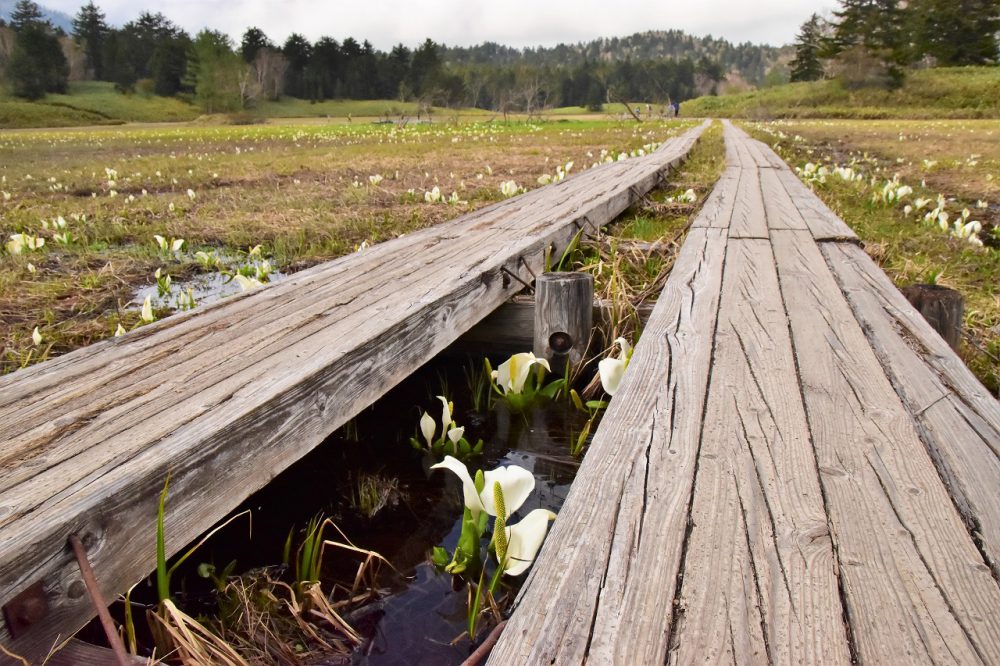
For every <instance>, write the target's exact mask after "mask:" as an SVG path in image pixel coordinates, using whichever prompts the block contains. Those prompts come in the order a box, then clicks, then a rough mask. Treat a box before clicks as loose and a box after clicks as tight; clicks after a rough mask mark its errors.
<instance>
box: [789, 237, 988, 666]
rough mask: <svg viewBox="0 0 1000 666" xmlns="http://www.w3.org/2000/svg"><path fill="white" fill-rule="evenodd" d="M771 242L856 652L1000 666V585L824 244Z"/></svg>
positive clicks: (886, 658)
mask: <svg viewBox="0 0 1000 666" xmlns="http://www.w3.org/2000/svg"><path fill="white" fill-rule="evenodd" d="M772 242H773V246H774V253H775V257H776V260H777V266H778V274H779V276H780V282H781V292H782V295H783V298H784V300H785V302H786V303H787V304H788V316H789V323H790V327H791V331H792V339H793V344H794V347H795V354H796V357H797V359H798V367H799V373H800V381H801V388H802V393H803V397H804V400H805V405H806V411H807V415H808V419H809V425H810V429H811V433H812V437H813V443H814V446H815V450H816V457H817V460H818V462H819V466H820V467H819V469H820V477H821V482H822V486H823V491H824V495H825V497H826V500H827V508H828V512H829V516H830V524H831V528H832V537H833V542H834V547H835V552H836V553H837V557H838V561H839V564H840V572H841V580H842V586H843V590H844V603H845V605H846V608H847V615H848V618H849V620H850V626H851V636H852V640H853V644H854V648H855V650H856V653H857V654H858V656H859V657H860V659H861V660H862V661H867V662H871V663H898V662H933V663H936V662H949V663H953V662H958V663H998V662H1000V613H997V610H998V609H1000V587H998V585H997V581H996V580H995V579H994V578H993V576H992V575H991V572H990V569H989V567H988V566H986V564H985V563H984V561H983V558H982V556H981V554H980V552H979V551H978V549H977V548H976V545H975V544H974V543H973V541H972V539H971V538H970V536H969V533H968V530H967V529H966V527H965V525H964V524H963V522H962V518H961V516H960V515H959V513H958V511H956V509H955V506H954V504H953V503H952V499H951V497H950V496H949V494H948V491H947V490H946V488H945V486H944V484H943V483H942V480H941V478H940V477H939V476H938V473H937V470H936V468H935V466H934V464H933V462H932V461H931V459H930V457H929V456H928V454H927V450H926V448H925V446H924V444H923V442H922V441H921V440H920V437H919V435H918V433H917V430H916V427H915V424H914V422H913V420H912V418H911V416H910V413H909V411H908V410H907V409H906V408H905V407H904V405H903V404H902V403H901V401H900V398H899V396H897V394H896V392H895V390H894V389H893V387H892V385H891V384H890V382H889V380H888V378H887V377H886V376H885V374H884V373H883V372H882V371H881V365H880V363H879V361H878V359H877V357H876V355H875V353H874V351H873V350H872V348H871V347H870V346H869V344H868V340H867V338H866V337H865V335H864V333H863V332H862V330H861V327H860V325H859V324H858V322H857V320H856V319H855V317H854V313H853V312H852V310H851V308H850V306H849V305H848V304H847V302H846V300H845V299H844V297H843V294H842V293H841V289H840V287H839V286H838V284H837V282H836V281H835V279H834V277H833V275H832V274H831V273H830V271H829V270H828V268H827V264H826V261H825V259H824V258H823V255H822V253H821V252H820V250H819V248H818V247H817V246H816V244H815V242H814V240H813V237H812V236H811V235H810V234H809V233H807V232H801V231H781V230H778V231H774V232H772Z"/></svg>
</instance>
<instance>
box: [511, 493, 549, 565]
mask: <svg viewBox="0 0 1000 666" xmlns="http://www.w3.org/2000/svg"><path fill="white" fill-rule="evenodd" d="M555 519H556V514H554V513H552V512H551V511H549V510H548V509H535V510H533V511H532V512H531V513H529V514H528V515H527V516H525V517H524V519H523V520H521V521H520V522H519V523H518V524H517V525H511V526H510V527H508V528H507V561H506V562H505V565H504V569H503V572H504V573H505V574H507V575H508V576H520V575H521V574H523V573H524V572H525V571H527V569H528V567H530V566H531V563H532V562H533V561H534V560H535V555H537V554H538V549H539V548H541V547H542V541H544V540H545V533H546V532H547V531H548V529H549V521H552V520H555Z"/></svg>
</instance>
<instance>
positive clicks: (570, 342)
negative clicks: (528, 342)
mask: <svg viewBox="0 0 1000 666" xmlns="http://www.w3.org/2000/svg"><path fill="white" fill-rule="evenodd" d="M593 305H594V276H593V275H591V274H590V273H580V272H563V273H542V274H541V275H539V276H538V277H537V278H536V279H535V325H534V350H533V351H534V353H535V356H538V357H539V358H544V359H546V360H548V362H549V366H550V367H551V369H552V372H553V373H555V374H556V375H561V374H562V373H563V372H564V371H565V369H566V364H567V363H569V364H571V365H573V366H576V365H579V364H580V363H581V362H582V361H584V360H585V359H586V358H587V349H588V348H589V347H590V343H591V339H590V338H591V333H592V331H593V330H594V313H593Z"/></svg>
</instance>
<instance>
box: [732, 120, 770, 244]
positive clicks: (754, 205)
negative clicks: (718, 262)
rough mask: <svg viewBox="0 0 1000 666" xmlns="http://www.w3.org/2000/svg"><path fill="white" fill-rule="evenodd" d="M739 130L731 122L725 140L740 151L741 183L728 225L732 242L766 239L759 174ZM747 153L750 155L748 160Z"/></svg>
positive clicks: (765, 219) (764, 212)
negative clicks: (734, 239)
mask: <svg viewBox="0 0 1000 666" xmlns="http://www.w3.org/2000/svg"><path fill="white" fill-rule="evenodd" d="M739 132H740V130H737V129H736V128H735V127H733V125H732V124H731V123H729V122H727V123H726V124H725V129H724V130H723V137H724V138H725V140H726V141H727V142H731V143H735V144H736V145H737V146H738V147H739V149H740V164H741V165H742V168H741V169H740V181H739V185H737V188H736V201H735V205H734V207H733V216H732V219H731V220H730V222H729V236H730V237H731V238H767V218H766V217H765V214H766V211H765V209H764V195H763V192H762V191H761V180H760V170H759V169H758V168H757V166H756V162H755V161H754V160H753V158H752V157H749V156H748V155H749V148H748V146H747V142H746V141H741V140H740V138H741V137H740V136H739ZM744 153H745V154H746V155H747V156H745V155H744Z"/></svg>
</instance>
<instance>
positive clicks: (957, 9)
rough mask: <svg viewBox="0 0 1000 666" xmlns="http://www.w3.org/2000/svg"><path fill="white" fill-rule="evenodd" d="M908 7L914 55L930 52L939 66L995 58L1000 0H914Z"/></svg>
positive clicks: (982, 62) (988, 62) (987, 61)
mask: <svg viewBox="0 0 1000 666" xmlns="http://www.w3.org/2000/svg"><path fill="white" fill-rule="evenodd" d="M908 11H909V12H910V13H911V18H912V20H911V21H910V23H909V25H910V27H911V29H912V32H913V49H914V56H915V59H917V58H921V57H923V56H931V57H933V58H934V60H935V61H936V64H938V65H940V66H961V65H991V64H994V63H995V62H996V60H997V55H998V53H997V38H996V36H997V33H998V31H1000V0H914V2H912V3H911V4H910V6H909V8H908Z"/></svg>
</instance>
